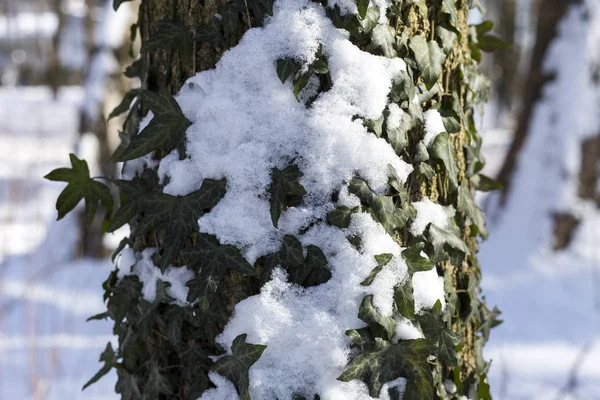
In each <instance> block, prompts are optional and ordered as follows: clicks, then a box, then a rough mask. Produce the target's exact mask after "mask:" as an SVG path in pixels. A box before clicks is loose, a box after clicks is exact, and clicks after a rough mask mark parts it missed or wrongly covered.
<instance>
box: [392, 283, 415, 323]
mask: <svg viewBox="0 0 600 400" xmlns="http://www.w3.org/2000/svg"><path fill="white" fill-rule="evenodd" d="M394 304H395V305H396V309H397V310H398V312H399V313H400V315H402V316H403V317H404V318H408V319H410V320H411V321H412V320H414V319H415V297H414V293H413V285H412V279H411V278H408V279H407V280H406V281H404V282H403V283H402V284H401V285H398V286H396V287H395V288H394Z"/></svg>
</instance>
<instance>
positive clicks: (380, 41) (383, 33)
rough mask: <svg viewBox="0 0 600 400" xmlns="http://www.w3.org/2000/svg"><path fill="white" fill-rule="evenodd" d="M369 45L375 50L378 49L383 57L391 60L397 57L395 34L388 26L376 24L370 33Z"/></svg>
mask: <svg viewBox="0 0 600 400" xmlns="http://www.w3.org/2000/svg"><path fill="white" fill-rule="evenodd" d="M371 43H372V44H373V46H374V47H375V49H380V50H381V52H382V53H383V55H384V56H386V57H388V58H393V57H396V56H397V55H398V53H397V52H396V47H395V44H396V32H395V31H394V28H392V27H391V26H389V25H387V24H386V25H382V24H378V25H377V26H375V28H373V30H372V31H371Z"/></svg>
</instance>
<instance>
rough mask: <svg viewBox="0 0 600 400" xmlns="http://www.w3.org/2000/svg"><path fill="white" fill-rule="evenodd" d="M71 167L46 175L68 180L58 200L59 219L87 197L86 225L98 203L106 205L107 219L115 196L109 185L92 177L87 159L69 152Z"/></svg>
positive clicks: (55, 179)
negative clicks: (81, 158)
mask: <svg viewBox="0 0 600 400" xmlns="http://www.w3.org/2000/svg"><path fill="white" fill-rule="evenodd" d="M69 157H70V159H71V168H57V169H55V170H53V171H51V172H50V173H49V174H47V175H46V176H44V178H45V179H48V180H50V181H58V182H67V183H68V185H67V187H66V188H65V189H64V190H63V191H62V193H61V194H60V195H59V196H58V199H57V200H56V210H57V211H58V220H60V219H62V218H63V217H64V216H65V215H67V213H69V211H71V210H72V209H74V208H75V206H76V205H77V204H78V203H79V202H80V201H81V200H82V199H85V226H86V227H89V226H90V225H91V223H92V220H93V219H94V216H95V215H96V210H97V209H98V203H102V204H103V205H104V207H106V217H105V220H106V221H108V218H109V217H110V215H111V214H112V207H113V198H112V195H111V193H110V189H109V188H108V186H106V185H104V184H103V183H100V182H98V181H96V180H94V179H92V178H90V170H89V168H88V165H87V162H86V161H85V160H80V159H79V158H77V156H76V155H75V154H72V153H71V154H69Z"/></svg>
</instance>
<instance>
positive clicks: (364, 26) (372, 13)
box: [358, 7, 380, 33]
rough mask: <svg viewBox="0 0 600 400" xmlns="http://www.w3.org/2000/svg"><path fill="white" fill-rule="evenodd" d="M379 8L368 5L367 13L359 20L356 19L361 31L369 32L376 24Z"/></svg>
mask: <svg viewBox="0 0 600 400" xmlns="http://www.w3.org/2000/svg"><path fill="white" fill-rule="evenodd" d="M379 15H380V13H379V8H377V7H369V8H368V9H367V14H366V15H365V17H363V18H362V19H361V20H359V21H358V23H359V24H360V28H361V31H362V32H363V33H369V32H371V31H372V30H373V28H375V27H376V26H377V23H378V22H379Z"/></svg>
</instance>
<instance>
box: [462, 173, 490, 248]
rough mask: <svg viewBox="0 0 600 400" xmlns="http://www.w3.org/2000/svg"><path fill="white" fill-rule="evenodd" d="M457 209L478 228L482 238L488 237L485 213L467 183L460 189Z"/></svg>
mask: <svg viewBox="0 0 600 400" xmlns="http://www.w3.org/2000/svg"><path fill="white" fill-rule="evenodd" d="M457 208H458V210H459V211H462V212H464V213H465V215H466V216H467V218H468V219H469V221H471V222H472V223H473V224H475V225H476V226H477V229H478V231H479V233H480V234H481V237H483V238H484V239H485V238H487V236H488V231H487V229H486V227H485V217H484V215H483V212H482V211H481V210H480V209H479V207H478V206H477V203H475V194H474V193H473V192H471V189H469V186H468V185H467V183H466V182H464V181H463V182H462V183H461V185H460V187H459V188H458V204H457Z"/></svg>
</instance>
